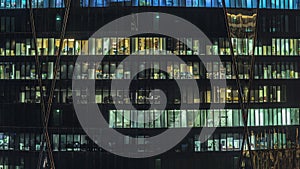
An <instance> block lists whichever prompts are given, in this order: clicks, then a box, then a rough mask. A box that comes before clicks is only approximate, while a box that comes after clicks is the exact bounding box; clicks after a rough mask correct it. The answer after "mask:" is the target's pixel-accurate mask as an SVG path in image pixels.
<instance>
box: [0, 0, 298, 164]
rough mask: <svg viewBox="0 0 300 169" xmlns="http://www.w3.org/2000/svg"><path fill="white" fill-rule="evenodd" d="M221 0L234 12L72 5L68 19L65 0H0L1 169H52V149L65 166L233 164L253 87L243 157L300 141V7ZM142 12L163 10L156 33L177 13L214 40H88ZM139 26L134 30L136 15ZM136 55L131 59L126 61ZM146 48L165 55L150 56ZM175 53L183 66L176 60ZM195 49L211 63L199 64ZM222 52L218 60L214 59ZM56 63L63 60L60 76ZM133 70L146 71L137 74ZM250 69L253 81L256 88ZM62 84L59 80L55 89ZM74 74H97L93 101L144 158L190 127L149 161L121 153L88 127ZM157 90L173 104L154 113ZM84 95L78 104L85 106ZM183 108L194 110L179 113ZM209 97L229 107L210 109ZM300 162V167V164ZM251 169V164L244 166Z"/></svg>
mask: <svg viewBox="0 0 300 169" xmlns="http://www.w3.org/2000/svg"><path fill="white" fill-rule="evenodd" d="M224 2H225V6H226V8H223V5H222V4H223V2H222V0H121V1H117V0H110V1H109V0H89V1H88V0H81V1H80V0H72V1H71V2H70V8H69V14H67V16H68V18H67V22H65V17H64V16H65V11H67V7H68V5H67V4H68V3H66V2H64V1H63V0H37V1H36V0H33V1H29V0H0V25H1V26H0V35H1V36H0V84H1V85H0V97H1V99H0V169H8V168H9V169H11V168H16V169H27V168H28V169H29V168H50V166H51V162H50V161H51V159H49V158H48V156H49V154H50V155H53V159H54V164H55V167H56V168H59V169H65V168H78V169H79V168H103V169H108V168H111V169H138V168H145V169H169V168H170V169H171V168H172V169H173V168H176V169H177V168H178V169H179V168H187V169H196V168H213V169H223V168H232V169H237V168H239V164H240V162H239V160H240V157H241V154H242V153H241V150H242V142H243V137H244V133H245V128H244V123H243V115H244V114H243V112H242V109H241V104H240V103H241V102H242V101H241V98H240V96H239V94H240V93H241V91H243V93H245V95H242V97H243V100H246V98H248V95H246V93H249V95H250V97H249V98H250V100H249V107H248V121H247V126H248V127H247V128H248V130H249V132H248V135H247V138H248V139H249V143H250V145H249V146H246V145H245V146H244V149H243V150H244V152H247V150H249V147H250V149H251V150H252V151H253V152H258V151H268V150H278V151H281V150H289V149H295V148H297V147H298V142H299V135H298V127H299V125H300V122H299V116H300V114H299V113H300V111H299V110H300V104H299V98H298V95H299V94H300V92H299V90H298V88H297V87H298V86H300V81H299V70H298V67H299V66H300V65H299V64H300V60H299V55H300V37H299V33H300V13H299V9H300V2H298V0H260V1H257V0H225V1H224ZM30 3H31V4H32V5H29V4H30ZM30 6H31V7H32V8H33V9H32V15H30ZM224 9H227V12H224ZM256 10H257V11H256ZM245 11H246V12H245ZM140 12H155V14H154V15H153V20H151V21H149V22H152V23H153V28H154V29H156V28H157V29H159V25H160V24H162V23H160V15H161V13H168V14H172V15H176V16H178V17H181V18H183V19H185V20H187V21H189V22H191V23H192V24H194V25H196V26H197V27H198V28H199V29H200V30H202V31H203V32H204V33H205V34H206V35H207V36H208V38H209V39H210V41H211V43H209V44H205V43H203V42H202V41H201V40H198V39H197V38H194V37H178V38H171V37H168V36H163V35H158V34H142V35H135V36H131V37H118V36H109V37H93V38H90V37H91V35H92V34H93V33H94V32H95V31H97V30H98V29H99V28H101V27H102V26H104V25H105V24H107V23H109V22H111V21H113V20H115V19H117V18H120V17H122V16H125V15H130V14H133V13H140ZM255 12H257V13H255ZM245 13H246V14H245ZM33 21H34V24H32V23H33ZM132 25H133V27H134V26H138V23H136V22H135V18H133V19H132ZM245 25H246V26H245ZM33 26H34V29H33ZM65 26H66V31H65V34H64V36H63V38H62V40H61V37H62V34H61V32H62V29H63V28H64V27H65ZM170 31H172V30H170ZM35 37H36V39H35ZM187 44H188V45H187ZM254 45H255V48H253V46H254ZM188 46H192V48H190V47H188ZM133 53H134V54H135V56H136V60H135V61H134V62H122V61H123V60H124V59H125V58H126V57H127V56H129V55H131V54H133ZM79 55H80V56H85V55H86V57H94V56H97V55H105V57H104V59H103V60H102V62H97V61H95V62H85V61H77V60H76V59H77V57H78V56H79ZM150 55H151V56H153V55H154V56H157V59H153V60H151V61H150V62H149V61H146V60H147V59H145V58H146V57H147V56H150ZM173 55H177V56H178V57H179V58H180V59H182V60H183V61H184V64H183V63H180V62H173V61H168V57H172V56H173ZM198 55H201V56H204V57H207V58H208V59H207V60H208V61H207V62H205V63H203V62H201V60H199V58H198V57H197V56H198ZM218 55H219V56H220V58H221V61H222V63H221V64H220V63H219V62H216V61H214V60H213V59H211V60H210V58H214V57H213V56H218ZM58 56H60V57H58ZM252 56H254V57H255V62H254V64H253V67H252V65H251V64H250V63H251V59H252V58H253V57H252ZM234 57H235V58H236V63H235V64H233V58H234ZM37 58H38V59H37ZM57 58H60V63H59V69H58V73H55V65H56V61H57ZM163 58H166V59H163ZM37 63H39V64H37ZM145 67H150V69H145ZM133 68H135V69H136V70H138V71H139V73H138V74H136V75H135V74H133V73H132V72H134V71H136V70H132V69H133ZM235 68H236V69H235ZM252 68H253V69H252ZM160 69H164V70H166V71H161V70H160ZM236 70H237V71H236ZM250 70H252V71H253V83H252V85H251V87H250V88H249V86H247V84H248V82H249V81H250V80H249V79H251V71H250ZM74 71H75V72H80V73H79V74H76V73H74ZM237 73H238V74H237ZM39 75H40V76H39ZM75 75H77V76H75ZM39 78H40V79H39ZM54 79H57V80H56V83H55V87H54V88H53V87H52V83H53V80H54ZM74 79H78V80H83V79H86V80H91V79H95V98H94V100H93V101H92V102H94V103H97V104H98V106H99V109H101V110H102V113H103V116H104V117H105V119H106V120H107V122H108V123H109V127H110V128H113V129H115V130H117V131H118V132H120V133H122V134H124V135H126V136H128V137H124V144H128V145H130V144H135V145H138V146H140V147H141V148H140V152H141V153H142V152H143V151H144V148H143V147H144V146H147V142H146V141H145V140H147V138H148V137H151V136H155V135H158V134H159V133H161V132H163V131H165V130H166V129H168V128H175V129H178V130H181V129H182V128H192V129H191V131H190V132H189V133H188V134H187V136H186V137H185V138H184V139H183V140H181V141H180V142H179V143H178V144H177V145H175V146H174V147H173V148H172V149H170V150H169V151H167V152H165V153H163V154H160V155H157V156H154V157H149V158H142V159H138V158H125V157H121V156H117V155H114V154H112V153H110V152H109V151H107V150H104V149H102V148H101V147H99V146H98V145H97V144H95V143H94V142H93V140H94V138H90V137H89V136H87V134H86V133H85V132H84V130H83V129H82V127H81V125H80V123H79V121H78V119H77V116H76V113H75V110H74V106H73V102H74V100H76V101H78V100H80V99H78V98H79V97H80V98H81V99H82V98H84V97H85V95H88V94H87V93H88V92H86V93H84V92H83V91H80V92H78V91H74V90H73V88H72V80H74ZM130 79H132V82H131V88H130V91H129V92H128V89H126V88H124V89H117V90H112V89H111V81H112V80H119V81H126V80H130ZM210 79H214V80H220V79H224V80H226V83H227V86H226V87H217V86H215V87H214V88H213V89H212V87H211V85H210V83H209V82H210ZM237 79H238V81H237ZM189 80H193V81H196V82H197V84H198V87H199V94H195V91H193V90H189V89H188V88H187V90H184V91H181V93H180V92H179V91H178V86H177V85H176V83H175V82H176V81H182V82H183V83H184V82H186V81H189ZM52 88H53V89H52ZM154 88H159V89H160V90H161V91H163V92H164V93H165V95H166V98H167V103H166V108H165V109H162V110H149V105H150V104H154V105H160V104H162V99H161V97H160V94H159V93H156V90H154V91H153V89H154ZM52 92H53V99H51V100H52V101H51V103H52V106H51V107H50V115H49V124H48V127H46V128H47V131H48V134H49V139H50V143H51V153H49V151H48V150H49V147H48V148H47V146H46V145H44V142H43V140H44V136H45V134H44V133H45V126H44V121H45V119H47V118H45V117H44V116H46V115H45V114H43V107H42V106H41V105H42V102H45V105H46V106H48V98H49V97H51V93H52ZM74 96H75V97H78V98H76V99H75V98H74ZM82 100H83V101H82V102H81V103H80V104H86V103H85V102H84V99H82ZM116 103H119V104H123V105H131V104H132V105H134V107H135V109H134V110H133V109H126V108H124V109H116V107H115V106H114V104H116ZM182 103H183V104H185V105H188V106H186V107H184V108H182V107H180V105H181V104H182ZM212 103H214V104H220V105H222V104H225V107H222V106H220V108H218V109H210V105H211V104H212ZM195 105H200V106H198V107H197V106H195ZM125 107H126V106H125ZM46 108H48V107H46ZM86 113H87V114H88V113H89V112H88V111H87V112H86ZM47 121H48V120H47ZM214 127H217V129H216V131H215V132H214V133H213V134H212V135H207V136H205V137H207V140H206V141H205V142H202V141H201V140H200V139H199V134H200V132H201V130H202V129H203V128H214ZM95 137H97V135H95ZM98 137H104V136H101V135H99V136H98ZM132 138H138V139H132ZM137 140H138V141H137ZM112 144H113V143H112ZM43 145H44V146H43ZM41 152H42V153H41ZM245 156H247V155H245ZM298 160H299V159H298ZM293 162H294V163H295V166H296V165H297V164H298V165H299V161H297V160H296V159H294V160H293ZM244 165H245V166H244ZM248 165H249V164H247V162H243V164H242V167H245V168H247V167H248ZM281 165H283V164H281ZM37 166H38V167H37ZM283 168H285V167H283Z"/></svg>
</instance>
